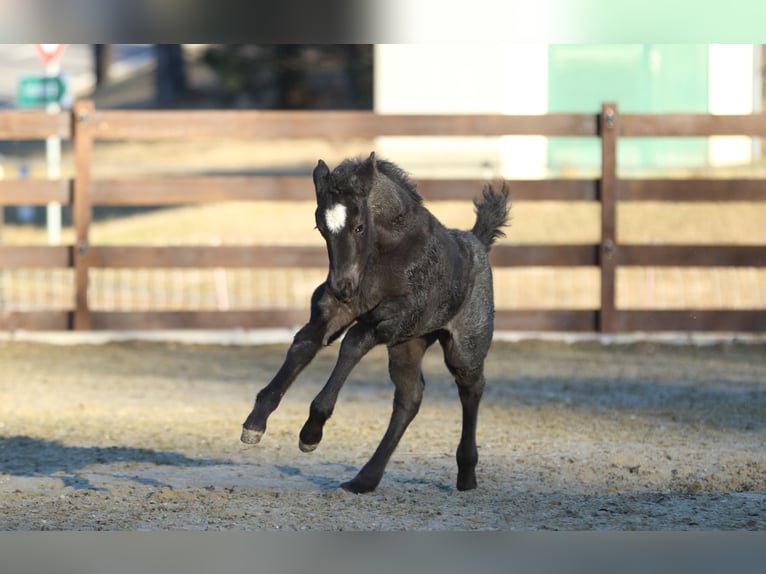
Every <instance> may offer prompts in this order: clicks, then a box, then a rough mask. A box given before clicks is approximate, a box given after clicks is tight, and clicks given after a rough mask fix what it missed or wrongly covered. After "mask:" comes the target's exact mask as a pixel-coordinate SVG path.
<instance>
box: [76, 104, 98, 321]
mask: <svg viewBox="0 0 766 574" xmlns="http://www.w3.org/2000/svg"><path fill="white" fill-rule="evenodd" d="M93 112H94V106H93V102H91V101H82V102H77V103H76V104H75V105H74V108H73V110H72V137H73V138H74V197H73V199H72V201H73V207H72V219H73V223H74V228H75V244H74V246H73V249H74V253H73V255H72V260H73V262H74V281H75V309H74V315H73V318H72V325H71V328H72V329H74V330H84V329H90V328H91V322H90V308H89V306H88V257H87V255H88V248H89V243H88V240H89V233H90V222H91V217H92V209H91V197H90V190H91V162H92V157H91V155H92V152H93V121H92V120H93Z"/></svg>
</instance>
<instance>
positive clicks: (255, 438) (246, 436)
mask: <svg viewBox="0 0 766 574" xmlns="http://www.w3.org/2000/svg"><path fill="white" fill-rule="evenodd" d="M262 436H263V431H259V430H251V429H246V428H243V429H242V436H241V437H239V440H241V441H242V442H244V443H246V444H258V443H259V442H261V437H262Z"/></svg>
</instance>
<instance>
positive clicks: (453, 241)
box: [242, 153, 509, 493]
mask: <svg viewBox="0 0 766 574" xmlns="http://www.w3.org/2000/svg"><path fill="white" fill-rule="evenodd" d="M314 186H315V188H316V198H317V209H316V225H317V228H318V229H319V232H320V233H321V234H322V237H324V239H325V241H326V243H327V253H328V255H329V259H330V270H329V274H328V276H327V280H326V281H325V283H324V284H322V285H320V286H319V287H318V288H317V289H316V291H315V292H314V295H313V296H312V298H311V318H310V320H309V322H308V323H307V324H306V325H305V326H304V327H303V328H302V329H301V330H300V331H299V332H298V333H297V334H296V336H295V339H294V341H293V343H292V345H291V346H290V349H289V350H288V351H287V357H286V358H285V361H284V363H283V365H282V367H281V368H280V369H279V371H278V372H277V374H276V375H275V376H274V378H273V379H272V380H271V382H270V383H269V384H268V385H266V387H264V388H263V390H261V391H260V392H259V393H258V395H257V397H256V401H255V406H254V407H253V410H252V412H251V413H250V415H249V416H248V417H247V420H246V421H245V423H244V428H243V430H242V441H243V442H246V443H250V444H255V443H257V442H258V441H260V439H261V436H262V435H263V433H264V432H265V430H266V421H267V419H268V417H269V415H270V414H271V413H272V412H273V411H274V410H275V409H276V408H277V406H278V405H279V401H280V400H281V398H282V397H283V396H284V394H285V392H286V391H287V389H288V388H289V386H290V385H291V383H292V382H293V381H294V380H295V378H296V376H297V375H298V374H299V373H300V372H301V370H302V369H303V368H304V367H305V366H306V365H307V364H308V363H309V362H310V361H311V360H312V359H313V358H314V356H315V355H316V353H317V352H318V351H319V349H320V348H321V347H322V346H325V345H328V344H330V343H331V342H332V341H334V340H335V339H337V338H338V337H340V336H341V335H342V334H343V333H344V331H346V329H348V332H347V333H346V336H345V337H344V338H343V342H342V343H341V347H340V353H339V356H338V360H337V363H336V364H335V368H334V369H333V371H332V374H331V375H330V378H329V379H328V381H327V383H326V384H325V386H324V388H322V390H321V391H320V392H319V394H318V395H317V396H316V398H315V399H314V400H313V401H312V403H311V408H310V411H309V417H308V420H307V421H306V423H305V424H304V425H303V429H302V430H301V432H300V442H299V447H300V449H301V450H302V451H304V452H310V451H312V450H314V449H315V448H316V447H317V445H318V444H319V442H320V441H321V440H322V429H323V427H324V424H325V422H326V421H327V419H329V418H330V415H332V412H333V408H334V407H335V402H336V400H337V398H338V393H339V392H340V389H341V387H342V386H343V383H344V382H345V381H346V378H347V377H348V375H349V373H350V372H351V370H352V369H353V368H354V366H355V365H356V364H357V363H358V362H359V360H360V359H361V358H362V357H363V356H364V355H365V354H366V353H367V352H368V351H369V350H370V349H372V347H374V346H375V345H379V344H385V345H387V346H388V356H389V373H390V375H391V380H392V381H393V383H394V385H395V387H396V391H395V393H394V405H393V413H392V415H391V420H390V423H389V425H388V429H387V430H386V433H385V435H384V436H383V439H382V441H381V442H380V445H379V446H378V448H377V450H376V451H375V453H374V454H373V455H372V458H370V460H369V461H368V462H367V464H365V465H364V467H362V469H361V470H360V471H359V473H358V474H357V475H356V476H355V477H354V478H353V479H352V480H350V481H348V482H345V483H343V484H342V485H341V487H342V488H344V489H346V490H349V491H351V492H355V493H362V492H369V491H372V490H374V489H375V487H377V486H378V484H379V483H380V480H381V478H382V477H383V472H384V470H385V467H386V464H387V463H388V460H389V458H390V457H391V454H392V453H393V452H394V449H395V448H396V445H397V444H398V443H399V439H400V438H401V437H402V435H403V434H404V431H405V429H406V428H407V425H409V423H410V421H412V419H413V418H414V417H415V415H416V414H417V412H418V409H419V408H420V402H421V399H422V397H423V388H424V385H425V380H424V379H423V373H422V372H421V362H422V358H423V355H424V353H425V351H426V349H427V348H428V347H429V346H430V345H432V344H433V343H434V342H436V341H439V343H440V344H441V346H442V348H443V350H444V360H445V362H446V364H447V367H448V368H449V370H450V372H451V373H452V375H454V377H455V381H456V383H457V386H458V390H459V395H460V401H461V403H462V407H463V430H462V435H461V437H460V443H459V445H458V448H457V465H458V477H457V488H458V490H468V489H471V488H475V487H476V473H475V469H476V462H477V459H478V452H477V449H476V421H477V415H478V409H479V400H480V399H481V395H482V391H483V388H484V359H485V357H486V356H487V352H488V351H489V347H490V343H491V342H492V331H493V316H494V303H493V296H492V271H491V269H490V266H489V260H488V257H487V253H488V251H489V248H490V246H491V245H492V243H493V242H494V240H495V239H496V238H498V237H501V236H502V235H503V232H502V231H501V230H500V228H501V227H502V226H504V225H506V222H507V219H508V212H509V206H508V190H507V188H506V186H505V185H503V187H502V190H501V191H500V192H497V191H495V190H494V189H493V188H492V187H491V186H489V185H487V186H486V187H485V188H484V190H483V196H482V198H481V200H479V201H476V202H475V209H476V223H475V225H474V227H473V229H472V230H471V231H470V232H469V231H460V230H457V229H447V228H445V227H444V226H443V225H442V224H441V223H440V222H439V221H438V220H437V219H436V218H435V217H434V216H433V215H432V214H431V213H430V212H429V211H428V210H427V209H426V208H425V207H424V206H423V201H422V198H421V197H420V195H419V194H418V193H417V191H416V190H415V186H414V184H412V183H411V182H410V180H409V179H408V177H407V175H406V174H405V173H404V172H403V171H402V170H401V169H399V168H398V167H397V166H395V165H394V164H393V163H391V162H388V161H382V160H376V159H375V154H374V153H373V154H371V155H370V157H369V158H367V159H366V160H364V161H359V160H346V161H344V162H343V163H341V164H340V165H339V166H338V167H336V168H335V170H334V171H332V172H330V170H329V169H328V167H327V165H326V164H325V163H324V162H323V161H321V160H320V161H319V163H318V165H317V166H316V168H315V169H314Z"/></svg>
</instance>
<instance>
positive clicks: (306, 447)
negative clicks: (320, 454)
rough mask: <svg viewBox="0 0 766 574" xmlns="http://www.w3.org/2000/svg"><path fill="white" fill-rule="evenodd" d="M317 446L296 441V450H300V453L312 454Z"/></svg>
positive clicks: (316, 444) (317, 444)
mask: <svg viewBox="0 0 766 574" xmlns="http://www.w3.org/2000/svg"><path fill="white" fill-rule="evenodd" d="M318 446H319V443H314V444H306V443H305V442H303V441H302V440H300V439H298V448H299V449H301V452H313V451H315V450H316V448H317V447H318Z"/></svg>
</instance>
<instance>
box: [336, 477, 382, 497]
mask: <svg viewBox="0 0 766 574" xmlns="http://www.w3.org/2000/svg"><path fill="white" fill-rule="evenodd" d="M377 486H378V485H377V483H376V484H370V483H367V482H364V481H362V480H359V479H357V478H354V479H351V480H349V481H348V482H344V483H343V484H341V485H340V487H341V488H342V489H343V490H345V491H347V492H353V493H354V494H365V493H367V492H372V491H373V490H375V488H377Z"/></svg>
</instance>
